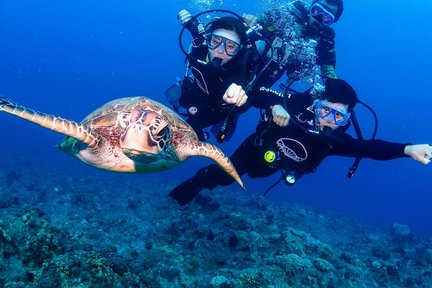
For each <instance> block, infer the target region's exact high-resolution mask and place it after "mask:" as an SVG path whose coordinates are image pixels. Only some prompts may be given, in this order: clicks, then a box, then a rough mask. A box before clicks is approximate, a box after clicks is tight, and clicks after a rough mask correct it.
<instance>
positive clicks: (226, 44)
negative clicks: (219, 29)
mask: <svg viewBox="0 0 432 288" xmlns="http://www.w3.org/2000/svg"><path fill="white" fill-rule="evenodd" d="M206 43H207V46H208V47H209V48H210V49H211V50H214V49H216V48H218V52H219V53H222V52H223V51H224V50H225V53H226V54H227V55H228V56H231V57H233V56H235V55H237V53H238V52H239V51H240V48H241V45H240V44H239V43H237V42H235V41H233V40H231V39H228V38H226V37H223V36H220V35H217V34H208V35H206ZM223 49H224V50H223Z"/></svg>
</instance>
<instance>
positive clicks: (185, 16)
mask: <svg viewBox="0 0 432 288" xmlns="http://www.w3.org/2000/svg"><path fill="white" fill-rule="evenodd" d="M177 19H178V20H179V21H180V24H182V25H183V26H184V25H186V24H187V23H188V22H189V21H190V20H191V19H192V15H191V14H190V13H189V11H187V10H185V9H183V10H181V11H180V12H179V13H178V15H177Z"/></svg>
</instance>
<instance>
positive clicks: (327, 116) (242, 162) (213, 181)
mask: <svg viewBox="0 0 432 288" xmlns="http://www.w3.org/2000/svg"><path fill="white" fill-rule="evenodd" d="M261 91H262V95H261V96H262V97H260V99H266V100H265V101H267V104H268V105H269V106H271V105H272V104H273V105H280V104H281V103H284V104H286V108H287V110H288V111H289V114H290V117H291V119H290V121H289V125H288V126H285V127H281V126H279V125H277V124H275V123H274V122H273V121H272V120H270V119H264V120H262V121H261V122H260V124H259V125H258V128H257V132H256V133H254V134H252V135H250V136H249V137H248V138H247V139H246V140H245V141H244V142H243V143H242V144H241V145H240V147H239V148H238V149H237V150H236V151H235V152H234V154H233V155H232V157H231V161H232V162H233V164H234V166H235V167H236V169H237V172H238V173H239V175H243V174H245V173H247V174H248V175H249V176H250V177H251V178H264V177H267V176H270V175H272V174H274V173H276V172H278V171H280V170H282V171H283V174H284V180H285V182H286V184H289V185H292V184H294V183H295V182H296V180H298V179H299V178H300V177H301V176H302V175H304V174H306V173H311V172H314V171H315V169H316V168H317V167H318V166H319V165H320V163H321V162H322V161H323V160H324V159H325V158H326V157H327V156H331V155H339V156H345V157H364V158H371V159H376V160H391V159H396V158H403V157H411V158H412V159H414V160H417V161H419V162H421V163H423V164H428V163H429V162H430V161H431V160H430V159H431V157H432V154H431V153H432V147H431V146H430V145H428V144H420V145H411V144H408V143H405V144H401V143H393V142H387V141H383V140H357V139H354V138H352V137H351V136H350V135H349V134H347V133H346V132H345V131H346V130H347V128H348V127H347V126H348V125H347V124H348V123H349V120H350V116H351V114H350V113H351V112H352V109H353V108H354V106H355V104H356V102H357V95H356V93H355V91H354V90H353V88H352V87H351V86H350V85H349V84H348V83H347V82H345V81H343V80H341V79H329V80H328V81H327V83H326V88H325V90H324V92H323V93H322V94H321V95H316V96H314V95H312V90H309V91H308V92H306V93H302V94H294V95H290V94H288V95H281V93H276V92H274V91H272V90H270V89H266V88H261ZM263 101H264V100H263ZM278 103H279V104H278ZM232 182H233V180H232V178H231V177H229V176H228V175H226V174H225V172H224V171H223V170H222V169H220V168H219V167H218V166H217V165H210V166H207V167H205V168H202V169H200V170H199V171H198V172H197V174H196V175H195V176H193V177H192V178H191V179H189V180H186V181H185V182H183V183H182V184H180V185H178V186H177V187H175V188H174V189H173V190H172V191H171V192H170V194H169V195H170V197H172V198H174V199H175V200H176V201H177V202H178V203H179V204H180V205H185V204H187V203H188V202H190V201H191V200H192V199H193V198H194V197H195V196H196V195H198V193H199V191H201V190H202V189H203V188H207V189H214V188H215V187H216V186H225V185H229V184H231V183H232Z"/></svg>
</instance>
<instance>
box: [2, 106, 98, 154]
mask: <svg viewBox="0 0 432 288" xmlns="http://www.w3.org/2000/svg"><path fill="white" fill-rule="evenodd" d="M0 111H4V112H6V113H9V114H12V115H15V116H17V117H19V118H23V119H25V120H27V121H30V122H33V123H35V124H38V125H40V126H42V127H45V128H47V129H50V130H53V131H56V132H59V133H61V134H64V135H67V136H70V137H73V138H75V139H77V140H79V141H82V142H84V143H85V144H86V145H88V146H89V148H92V147H96V146H97V145H98V143H99V141H100V136H99V135H97V134H95V133H92V132H91V131H90V130H89V129H88V128H87V127H84V126H82V125H80V124H78V123H76V122H74V121H70V120H67V119H63V118H60V117H56V116H53V115H49V114H45V113H41V112H38V111H35V110H32V109H29V108H26V107H23V106H20V105H18V104H17V103H14V102H12V101H11V100H9V99H7V98H5V97H0Z"/></svg>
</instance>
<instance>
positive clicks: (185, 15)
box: [177, 9, 205, 34]
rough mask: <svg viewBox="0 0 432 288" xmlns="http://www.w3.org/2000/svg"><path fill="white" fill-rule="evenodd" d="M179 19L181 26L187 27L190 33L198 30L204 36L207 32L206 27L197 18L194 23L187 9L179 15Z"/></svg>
mask: <svg viewBox="0 0 432 288" xmlns="http://www.w3.org/2000/svg"><path fill="white" fill-rule="evenodd" d="M177 19H178V20H179V21H180V24H181V25H183V26H186V28H187V29H188V30H189V31H191V29H192V30H195V29H196V31H197V32H198V34H202V33H204V32H205V30H204V25H203V24H202V23H201V21H199V20H198V19H196V18H195V19H194V20H193V21H191V19H192V15H191V14H190V13H189V11H187V10H185V9H183V10H181V11H180V12H179V13H178V15H177Z"/></svg>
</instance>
